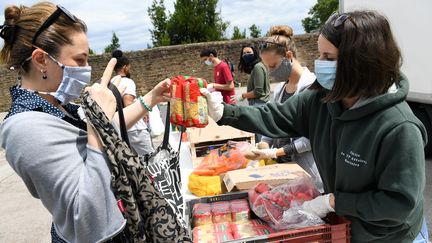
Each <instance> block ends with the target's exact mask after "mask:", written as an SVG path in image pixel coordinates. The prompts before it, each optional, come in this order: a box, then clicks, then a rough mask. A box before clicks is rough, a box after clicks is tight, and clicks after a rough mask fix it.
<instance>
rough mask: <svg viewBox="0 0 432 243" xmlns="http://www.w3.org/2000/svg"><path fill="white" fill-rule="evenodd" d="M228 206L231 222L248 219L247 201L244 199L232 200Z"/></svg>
mask: <svg viewBox="0 0 432 243" xmlns="http://www.w3.org/2000/svg"><path fill="white" fill-rule="evenodd" d="M230 206H231V217H232V221H233V222H238V221H248V220H250V208H249V202H248V201H247V200H246V199H238V200H232V201H230Z"/></svg>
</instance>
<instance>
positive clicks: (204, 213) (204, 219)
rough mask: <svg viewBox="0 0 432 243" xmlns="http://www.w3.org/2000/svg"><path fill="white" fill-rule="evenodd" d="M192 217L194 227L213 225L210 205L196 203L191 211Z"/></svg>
mask: <svg viewBox="0 0 432 243" xmlns="http://www.w3.org/2000/svg"><path fill="white" fill-rule="evenodd" d="M192 217H193V221H194V225H195V226H201V225H207V224H213V219H212V218H213V217H212V212H211V205H210V204H208V203H197V204H195V205H194V207H193V209H192Z"/></svg>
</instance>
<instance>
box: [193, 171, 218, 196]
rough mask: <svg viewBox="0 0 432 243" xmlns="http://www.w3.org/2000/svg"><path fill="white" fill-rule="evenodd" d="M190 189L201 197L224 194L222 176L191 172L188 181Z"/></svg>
mask: <svg viewBox="0 0 432 243" xmlns="http://www.w3.org/2000/svg"><path fill="white" fill-rule="evenodd" d="M188 189H189V191H190V192H191V193H192V194H194V195H196V196H199V197H203V196H215V195H219V194H222V181H221V178H220V176H202V175H196V174H195V173H191V174H190V175H189V181H188Z"/></svg>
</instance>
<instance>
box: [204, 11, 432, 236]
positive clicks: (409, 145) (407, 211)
mask: <svg viewBox="0 0 432 243" xmlns="http://www.w3.org/2000/svg"><path fill="white" fill-rule="evenodd" d="M318 49H319V52H320V58H319V60H317V61H316V62H315V73H316V76H317V82H316V83H314V84H313V85H312V86H311V88H310V90H307V91H304V92H301V93H300V94H298V95H295V96H293V97H292V98H291V99H290V100H289V101H287V102H285V103H282V104H277V103H268V104H266V105H265V106H263V107H243V106H235V105H226V104H223V103H222V102H221V101H220V100H218V98H217V97H216V96H214V95H212V94H211V93H209V92H208V91H207V90H206V89H202V93H203V94H205V95H206V96H207V98H208V102H209V114H210V115H211V116H212V117H213V119H214V120H215V121H217V122H218V124H219V125H231V126H233V127H236V128H239V129H243V130H246V131H249V132H257V133H261V134H265V135H267V136H270V137H271V136H273V137H285V136H294V137H298V136H304V137H307V138H309V139H310V141H311V146H312V151H313V154H314V157H315V160H316V164H317V167H318V170H319V171H320V175H321V178H322V180H323V184H324V191H325V194H324V195H322V196H319V197H317V198H315V199H313V200H311V201H308V202H305V203H304V204H303V209H304V210H305V211H307V212H310V213H313V214H316V215H318V216H320V217H323V216H325V215H326V214H327V213H329V212H336V214H338V215H340V216H345V217H346V218H347V219H348V220H350V221H351V223H352V224H351V236H352V238H351V242H354V243H356V242H413V240H414V239H416V242H427V235H428V234H427V228H426V224H425V220H424V218H423V190H424V187H425V158H424V151H423V147H424V145H425V143H426V131H425V128H424V126H423V124H422V123H421V122H420V121H419V120H418V119H417V118H416V117H415V116H414V114H413V113H412V111H411V110H410V108H409V106H408V105H407V103H406V102H405V99H406V96H407V94H408V89H409V87H408V80H407V77H405V76H404V75H403V74H402V73H400V66H401V55H400V51H399V48H398V46H397V44H396V42H395V40H394V38H393V35H392V32H391V29H390V24H389V23H388V21H387V19H386V18H385V17H384V16H382V15H380V14H378V13H376V12H372V11H356V12H350V13H345V14H338V13H335V14H333V15H332V16H331V17H330V18H329V19H328V20H327V21H326V23H325V24H324V25H323V27H322V30H321V32H320V35H319V38H318ZM417 240H419V241H417Z"/></svg>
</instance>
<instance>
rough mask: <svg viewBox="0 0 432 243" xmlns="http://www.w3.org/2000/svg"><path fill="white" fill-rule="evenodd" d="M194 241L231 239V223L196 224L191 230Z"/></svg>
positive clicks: (232, 237)
mask: <svg viewBox="0 0 432 243" xmlns="http://www.w3.org/2000/svg"><path fill="white" fill-rule="evenodd" d="M192 236H193V240H194V242H205V243H207V242H222V241H228V240H233V239H234V236H233V234H232V228H231V223H228V222H225V223H217V224H208V225H201V226H197V227H195V228H194V229H193V231H192Z"/></svg>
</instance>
